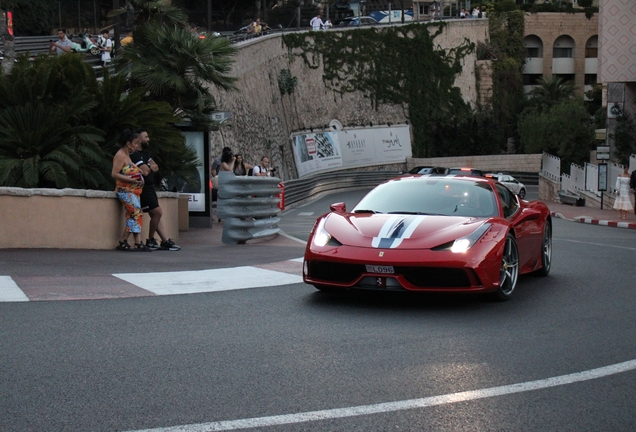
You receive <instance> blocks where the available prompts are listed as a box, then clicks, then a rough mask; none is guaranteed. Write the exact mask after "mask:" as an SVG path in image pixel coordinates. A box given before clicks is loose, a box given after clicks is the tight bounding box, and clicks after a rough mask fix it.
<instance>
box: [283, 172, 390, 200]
mask: <svg viewBox="0 0 636 432" xmlns="http://www.w3.org/2000/svg"><path fill="white" fill-rule="evenodd" d="M401 174H402V171H345V172H328V173H322V174H317V175H314V176H311V177H306V178H301V179H294V180H287V181H286V182H284V185H285V207H289V206H291V205H294V204H300V203H302V202H304V201H307V200H309V199H311V198H315V197H317V196H319V195H321V194H325V193H327V192H333V191H338V190H342V189H352V188H360V187H375V186H377V185H379V184H380V183H382V182H384V181H386V180H389V179H392V178H394V177H397V176H399V175H401Z"/></svg>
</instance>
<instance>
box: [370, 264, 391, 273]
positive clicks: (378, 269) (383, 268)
mask: <svg viewBox="0 0 636 432" xmlns="http://www.w3.org/2000/svg"><path fill="white" fill-rule="evenodd" d="M366 267H367V271H368V272H369V273H379V274H393V273H395V270H394V269H393V266H374V265H367V266H366Z"/></svg>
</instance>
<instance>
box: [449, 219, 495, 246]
mask: <svg viewBox="0 0 636 432" xmlns="http://www.w3.org/2000/svg"><path fill="white" fill-rule="evenodd" d="M491 226H492V224H490V223H485V224H482V225H481V226H480V227H479V228H477V229H476V230H475V231H473V232H472V233H470V234H468V235H467V236H464V237H460V238H458V239H456V240H455V242H454V243H453V246H451V252H453V253H464V252H466V251H467V250H468V249H470V248H471V247H473V246H474V244H475V243H477V242H478V241H479V239H480V238H482V237H483V235H484V234H486V231H488V229H490V227H491Z"/></svg>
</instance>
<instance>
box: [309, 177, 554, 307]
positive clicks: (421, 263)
mask: <svg viewBox="0 0 636 432" xmlns="http://www.w3.org/2000/svg"><path fill="white" fill-rule="evenodd" d="M330 210H331V212H330V213H327V214H326V215H323V216H321V217H320V218H318V220H317V221H316V223H315V224H314V227H313V229H312V230H311V234H310V236H309V240H308V242H307V247H306V249H305V257H304V262H303V280H304V281H305V282H306V283H308V284H311V285H314V286H315V287H316V288H317V289H319V290H322V291H344V290H346V289H369V290H383V291H429V292H473V293H479V292H481V293H487V294H490V295H492V296H493V297H494V298H495V299H497V300H507V299H509V298H510V297H511V296H512V294H513V292H514V290H515V287H516V286H517V279H518V277H519V275H521V274H524V273H537V274H538V275H542V276H547V275H548V273H549V272H550V268H551V266H552V225H551V219H550V210H549V209H548V207H547V206H546V205H545V204H543V203H542V202H541V201H530V202H528V201H523V200H520V199H519V198H518V197H517V196H516V195H514V194H513V193H512V192H511V191H510V190H509V189H508V188H506V187H505V186H503V185H502V184H500V183H498V182H496V181H494V180H493V179H489V178H485V177H484V178H480V177H469V176H463V177H462V176H404V177H398V178H395V179H392V180H389V181H387V182H384V183H382V184H381V185H379V186H377V187H376V188H374V189H373V190H372V191H371V192H369V193H368V194H367V195H366V196H365V197H364V198H362V200H361V201H360V202H359V203H358V204H357V205H356V206H355V207H354V208H353V209H352V210H350V211H347V208H346V205H345V203H342V202H341V203H335V204H332V205H331V206H330Z"/></svg>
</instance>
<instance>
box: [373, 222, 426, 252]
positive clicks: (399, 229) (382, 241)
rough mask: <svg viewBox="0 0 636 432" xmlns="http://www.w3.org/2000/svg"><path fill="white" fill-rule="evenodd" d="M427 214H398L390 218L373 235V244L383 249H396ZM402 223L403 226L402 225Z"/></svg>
mask: <svg viewBox="0 0 636 432" xmlns="http://www.w3.org/2000/svg"><path fill="white" fill-rule="evenodd" d="M424 219H426V216H396V217H391V218H389V219H388V220H387V221H386V222H385V223H384V225H383V226H382V228H381V229H380V232H379V233H378V236H377V237H373V240H372V241H371V246H373V247H375V248H382V249H395V248H396V247H398V246H399V245H400V244H401V243H402V240H404V239H405V238H410V237H411V235H412V234H413V232H415V230H416V229H417V227H418V226H419V224H420V223H422V221H423V220H424ZM400 225H401V226H400Z"/></svg>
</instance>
